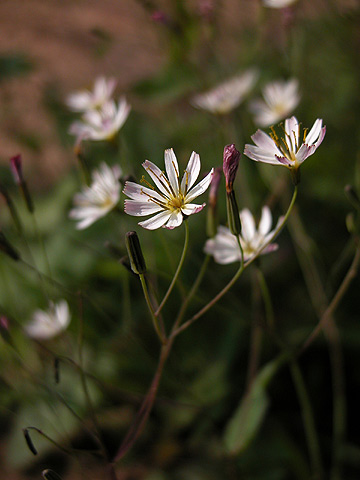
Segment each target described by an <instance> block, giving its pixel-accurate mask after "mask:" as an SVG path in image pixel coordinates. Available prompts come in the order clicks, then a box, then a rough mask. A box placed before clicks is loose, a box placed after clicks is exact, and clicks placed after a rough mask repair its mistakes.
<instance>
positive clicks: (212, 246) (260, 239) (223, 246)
mask: <svg viewBox="0 0 360 480" xmlns="http://www.w3.org/2000/svg"><path fill="white" fill-rule="evenodd" d="M240 220H241V235H239V239H240V244H241V247H242V249H243V252H244V261H245V262H246V261H248V260H250V259H251V258H252V257H254V256H256V255H257V254H258V253H259V252H260V250H261V255H263V254H264V253H270V252H273V251H275V250H277V248H278V245H277V244H276V243H270V244H269V245H267V243H268V242H269V241H270V240H271V238H272V236H273V235H274V233H275V231H276V229H277V228H278V227H279V226H280V224H281V222H282V221H283V217H280V218H279V220H278V223H277V225H276V227H275V229H274V230H272V231H270V229H271V225H272V216H271V212H270V209H269V207H267V206H265V207H263V209H262V213H261V219H260V222H259V226H258V228H257V229H256V225H255V220H254V217H253V216H252V214H251V212H250V210H248V209H247V208H245V209H244V210H241V212H240ZM265 245H266V246H265ZM264 247H265V248H264ZM204 251H205V253H207V254H209V255H213V257H214V260H215V262H217V263H221V264H223V265H225V264H228V263H233V262H239V261H240V260H241V252H240V248H239V244H238V242H237V239H236V236H235V235H233V234H232V233H231V232H230V230H229V229H228V228H226V227H223V226H219V227H218V233H217V234H216V235H215V237H214V238H211V239H209V240H207V242H206V244H205V249H204Z"/></svg>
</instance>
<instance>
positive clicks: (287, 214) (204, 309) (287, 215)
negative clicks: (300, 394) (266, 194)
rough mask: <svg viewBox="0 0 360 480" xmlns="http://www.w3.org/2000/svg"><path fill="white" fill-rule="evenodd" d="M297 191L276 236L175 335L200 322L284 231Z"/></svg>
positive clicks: (243, 264)
mask: <svg viewBox="0 0 360 480" xmlns="http://www.w3.org/2000/svg"><path fill="white" fill-rule="evenodd" d="M297 191H298V187H297V186H295V188H294V193H293V196H292V199H291V202H290V205H289V208H288V209H287V212H286V214H285V216H284V218H283V221H282V222H281V224H280V225H279V226H278V227H277V229H276V230H275V232H274V234H273V235H272V237H271V238H270V239H269V240H268V241H267V242H266V243H264V245H263V246H262V247H261V249H259V250H258V252H257V254H256V255H255V256H254V257H252V258H250V260H248V261H247V262H246V263H243V262H242V260H241V263H240V267H239V269H238V270H237V272H236V273H235V275H234V276H233V278H232V279H231V280H230V281H229V283H228V284H227V285H225V287H224V288H223V289H222V290H221V291H220V292H219V293H218V294H217V295H216V296H215V297H214V298H213V299H212V300H211V301H210V302H209V303H208V304H207V305H205V306H204V307H203V308H202V309H201V310H199V311H198V312H197V313H196V314H195V315H194V316H192V317H191V318H190V319H189V320H187V321H186V322H185V323H183V324H182V325H181V326H180V327H179V328H178V329H176V330H175V331H174V332H173V335H174V336H176V335H178V334H179V333H180V332H182V331H184V330H186V329H187V328H188V327H189V326H190V325H191V324H192V323H194V322H195V321H196V320H198V319H199V318H200V317H201V316H202V315H204V314H205V313H206V312H207V311H208V310H210V308H212V307H213V306H214V305H215V304H216V303H217V302H218V301H219V300H220V299H221V298H222V297H223V296H224V295H225V294H226V293H227V292H228V291H229V290H230V288H231V287H232V286H233V285H234V284H235V283H236V281H237V280H238V278H239V277H240V276H241V274H242V273H243V271H244V270H245V269H246V268H247V267H248V266H249V265H251V264H252V263H253V262H254V261H255V260H256V259H257V258H258V256H259V255H260V254H261V252H262V251H263V250H264V249H265V248H266V247H267V246H268V245H269V244H270V243H271V242H272V241H273V240H274V239H275V237H276V236H277V235H278V234H279V233H280V232H281V230H282V229H283V227H284V225H285V223H286V222H287V220H288V218H289V215H290V213H291V210H292V208H293V206H294V204H295V201H296V196H297Z"/></svg>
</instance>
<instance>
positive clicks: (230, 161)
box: [223, 143, 240, 193]
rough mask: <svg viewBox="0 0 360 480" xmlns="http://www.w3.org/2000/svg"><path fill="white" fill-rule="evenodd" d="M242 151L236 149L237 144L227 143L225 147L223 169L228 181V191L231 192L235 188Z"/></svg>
mask: <svg viewBox="0 0 360 480" xmlns="http://www.w3.org/2000/svg"><path fill="white" fill-rule="evenodd" d="M239 160H240V152H239V151H238V150H236V148H235V144H234V143H232V144H231V145H226V147H225V148H224V157H223V171H224V175H225V182H226V192H227V193H230V192H231V191H232V190H233V184H234V180H235V177H236V172H237V169H238V166H239Z"/></svg>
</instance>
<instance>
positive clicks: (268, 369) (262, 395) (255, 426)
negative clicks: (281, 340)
mask: <svg viewBox="0 0 360 480" xmlns="http://www.w3.org/2000/svg"><path fill="white" fill-rule="evenodd" d="M284 360H285V357H284V356H283V355H282V356H280V357H278V358H277V359H275V360H273V361H272V362H269V363H267V364H266V365H265V366H264V367H263V368H262V369H261V370H260V372H259V373H258V375H257V377H256V378H255V380H254V381H253V383H252V385H251V387H250V390H249V391H248V393H247V394H246V395H245V396H244V397H243V398H242V400H241V402H240V405H239V406H238V408H237V409H236V411H235V413H234V415H233V417H232V418H231V420H230V421H229V423H228V424H227V426H226V429H225V435H224V442H225V447H226V450H227V451H228V452H229V453H231V454H238V453H240V452H241V451H242V450H244V449H245V448H246V447H247V446H248V445H249V444H250V442H251V441H252V440H253V439H254V437H255V436H256V434H257V432H258V430H259V428H260V426H261V424H262V422H263V420H264V418H265V414H266V411H267V408H268V405H269V398H268V395H267V393H266V387H267V386H268V384H269V382H270V380H271V379H272V378H273V376H274V375H275V373H276V372H277V370H278V369H279V367H280V366H281V365H282V363H283V362H284Z"/></svg>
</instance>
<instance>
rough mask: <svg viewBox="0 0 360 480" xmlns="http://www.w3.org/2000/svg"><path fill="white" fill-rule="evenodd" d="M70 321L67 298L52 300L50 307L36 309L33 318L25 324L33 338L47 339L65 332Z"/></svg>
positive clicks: (26, 330) (28, 333) (27, 331)
mask: <svg viewBox="0 0 360 480" xmlns="http://www.w3.org/2000/svg"><path fill="white" fill-rule="evenodd" d="M69 323H70V312H69V305H68V304H67V302H66V301H65V300H60V301H59V302H58V303H53V302H50V304H49V309H48V310H47V311H44V310H36V311H35V312H34V313H33V316H32V320H31V321H30V322H29V323H28V324H27V325H26V326H25V332H26V333H27V335H28V336H29V337H31V338H35V339H37V340H47V339H49V338H52V337H55V336H56V335H58V334H59V333H61V332H63V331H64V330H65V329H66V328H67V327H68V325H69Z"/></svg>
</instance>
